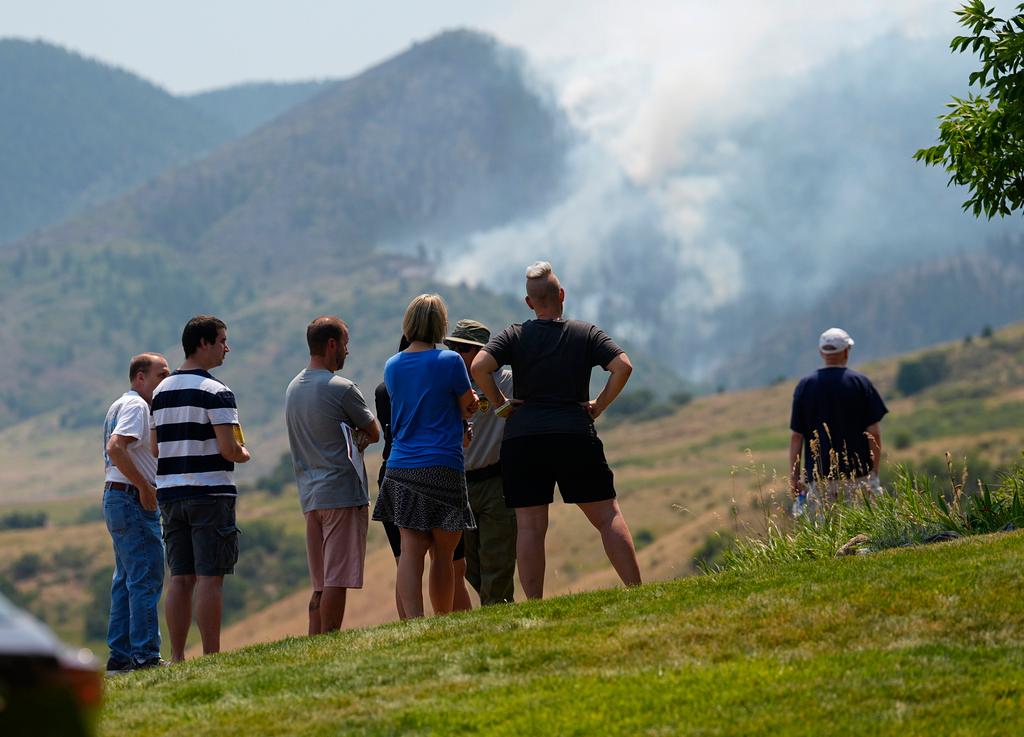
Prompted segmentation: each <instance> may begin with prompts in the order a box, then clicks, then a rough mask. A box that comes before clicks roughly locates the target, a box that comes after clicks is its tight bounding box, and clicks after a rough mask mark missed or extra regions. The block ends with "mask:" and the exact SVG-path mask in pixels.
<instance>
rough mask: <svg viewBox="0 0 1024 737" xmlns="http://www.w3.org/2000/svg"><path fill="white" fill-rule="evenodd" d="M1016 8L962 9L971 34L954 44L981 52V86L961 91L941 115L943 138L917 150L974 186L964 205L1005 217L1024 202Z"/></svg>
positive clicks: (1023, 42)
mask: <svg viewBox="0 0 1024 737" xmlns="http://www.w3.org/2000/svg"><path fill="white" fill-rule="evenodd" d="M1016 10H1017V14H1016V15H1014V16H1012V17H1010V18H1006V19H1004V18H998V17H996V16H995V15H994V13H995V8H986V7H985V4H984V2H983V1H982V0H972V1H971V2H968V3H966V4H964V5H963V6H962V7H961V9H960V10H958V11H956V15H957V16H958V17H959V19H960V21H959V22H960V25H962V26H964V28H966V29H967V35H963V36H957V37H955V38H954V39H953V40H952V41H951V42H950V48H951V49H952V50H953V51H954V52H956V53H963V52H965V51H967V50H968V49H969V50H970V51H971V52H972V53H974V54H977V55H978V56H979V58H980V60H981V68H980V69H979V70H978V71H976V72H972V73H971V75H970V77H969V78H968V81H969V84H970V86H971V87H972V88H975V89H976V92H971V93H969V94H968V95H967V97H966V98H959V97H954V98H953V101H952V102H950V103H949V104H948V105H947V107H948V108H950V111H949V112H948V113H946V114H945V115H941V116H939V120H940V121H941V122H940V123H939V142H938V143H937V144H936V145H934V146H932V147H930V148H923V149H921V150H919V151H918V152H917V153H916V154H914V158H915V159H916V160H918V161H923V162H924V163H925V164H926V165H928V166H942V167H944V168H945V169H946V171H947V172H949V173H950V177H949V184H957V185H960V186H965V187H967V188H968V190H969V191H970V197H969V198H968V199H967V201H966V202H964V209H965V210H970V211H972V212H973V213H974V215H975V216H976V217H977V216H980V215H981V214H982V213H984V214H985V216H986V217H988V218H989V219H991V218H993V217H995V216H996V215H999V216H1000V217H1003V216H1005V215H1010V214H1012V213H1013V212H1015V211H1017V210H1019V209H1020V208H1021V206H1022V205H1024V3H1021V4H1019V5H1017V8H1016Z"/></svg>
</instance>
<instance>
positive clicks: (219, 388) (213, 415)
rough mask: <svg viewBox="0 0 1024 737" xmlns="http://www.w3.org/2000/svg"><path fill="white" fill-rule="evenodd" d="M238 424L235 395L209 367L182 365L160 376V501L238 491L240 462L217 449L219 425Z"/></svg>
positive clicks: (156, 403)
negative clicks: (237, 465)
mask: <svg viewBox="0 0 1024 737" xmlns="http://www.w3.org/2000/svg"><path fill="white" fill-rule="evenodd" d="M237 424H238V407H237V405H236V404H235V395H234V394H232V393H231V390H230V389H228V388H227V387H226V386H225V385H224V384H222V383H221V382H219V381H217V379H215V378H213V377H212V376H211V375H210V374H208V373H207V372H206V371H203V370H202V369H193V370H189V371H181V370H179V371H175V372H174V373H173V374H171V375H170V376H168V377H167V378H166V379H164V380H163V381H162V382H160V386H158V387H157V388H156V391H154V392H153V427H154V428H155V429H156V439H157V447H158V449H159V458H158V461H157V469H156V488H157V498H158V499H159V501H161V502H172V501H176V500H178V499H185V498H187V497H194V496H200V495H206V496H210V495H217V496H234V495H235V494H236V493H237V492H236V489H235V482H234V478H233V477H232V471H234V469H235V464H234V463H232V462H231V461H228V460H225V458H224V456H222V455H221V454H220V451H219V450H218V449H217V436H216V434H215V432H214V429H213V426H214V425H237Z"/></svg>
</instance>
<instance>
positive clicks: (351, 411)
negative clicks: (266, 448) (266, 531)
mask: <svg viewBox="0 0 1024 737" xmlns="http://www.w3.org/2000/svg"><path fill="white" fill-rule="evenodd" d="M284 416H285V422H286V423H287V425H288V444H289V445H290V446H291V451H292V464H293V466H294V467H295V481H296V483H297V485H298V487H299V502H300V504H301V505H302V511H303V513H305V512H311V511H313V510H315V509H337V508H340V507H361V506H364V505H366V504H369V503H370V497H369V492H368V490H367V489H366V488H365V487H364V486H363V483H362V481H361V480H360V472H361V475H362V477H363V478H366V469H365V467H363V468H360V469H359V471H358V472H357V470H356V466H355V465H353V461H352V460H350V459H349V448H348V444H347V443H346V442H345V435H344V433H343V432H342V429H341V423H342V422H346V423H348V424H349V425H350V426H351V427H352V430H353V431H355V430H357V429H359V428H361V427H366V426H367V425H369V424H370V423H371V422H373V413H372V412H370V409H369V408H368V407H367V406H366V400H364V399H363V395H362V393H361V392H360V391H359V387H357V386H356V385H355V384H353V383H352V382H351V381H349V380H348V379H345V378H343V377H341V376H335V375H334V374H332V373H331V372H330V371H327V370H325V369H317V370H310V369H303V370H302V371H300V372H299V374H298V376H296V377H295V378H294V379H292V381H291V383H290V384H289V385H288V389H287V390H286V391H285V393H284ZM352 457H353V458H354V459H356V462H358V463H359V464H360V466H361V465H362V458H361V456H359V455H358V454H357V453H356V452H355V449H354V448H353V453H352Z"/></svg>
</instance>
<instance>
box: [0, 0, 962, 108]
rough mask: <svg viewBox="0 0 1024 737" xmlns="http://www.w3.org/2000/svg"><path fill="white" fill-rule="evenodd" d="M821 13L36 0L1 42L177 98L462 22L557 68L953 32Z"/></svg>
mask: <svg viewBox="0 0 1024 737" xmlns="http://www.w3.org/2000/svg"><path fill="white" fill-rule="evenodd" d="M829 5H830V4H827V3H819V2H800V1H799V0H745V1H737V0H733V1H732V2H729V1H727V0H726V1H723V2H715V3H708V2H706V1H705V0H700V1H699V2H698V1H697V0H643V1H639V2H636V3H626V2H620V1H619V0H591V1H589V2H587V1H581V0H561V1H560V2H551V1H550V0H546V1H543V2H541V1H538V0H520V1H519V2H515V3H508V2H489V1H488V0H476V1H473V0H431V1H430V2H422V1H420V2H412V1H410V0H405V1H401V0H376V1H375V2H372V3H369V2H339V1H333V2H332V1H330V0H290V2H287V3H285V2H279V1H278V2H268V1H266V0H176V2H160V3H158V2H146V1H140V0H88V1H87V2H86V1H83V0H32V2H17V3H15V2H6V3H4V7H3V10H2V11H0V35H2V36H18V37H27V38H43V39H46V40H49V41H53V42H55V43H59V44H61V45H65V46H68V47H71V48H73V49H75V50H77V51H80V52H82V53H84V54H86V55H87V56H92V57H96V58H99V59H101V60H103V61H106V62H110V63H113V64H116V65H118V66H123V67H126V68H128V69H130V70H132V71H134V72H136V73H138V74H141V75H142V76H144V77H146V78H148V79H150V80H152V81H154V82H157V83H158V84H161V85H163V86H165V87H167V88H169V89H170V90H172V91H174V92H192V91H197V90H202V89H209V88H211V87H218V86H223V85H227V84H233V83H236V82H241V81H246V80H261V79H303V78H311V77H339V76H347V75H351V74H353V73H355V72H357V71H359V70H360V69H362V68H365V67H367V66H369V65H372V64H373V63H375V62H376V61H379V60H381V59H383V58H386V57H388V56H390V55H392V54H394V53H396V52H399V51H401V50H402V49H404V48H406V47H407V46H408V45H409V44H410V43H411V42H413V41H415V40H419V39H423V38H427V37H429V36H431V35H433V34H435V33H437V32H438V31H440V30H443V29H445V28H452V27H460V26H468V27H473V28H479V29H481V30H485V31H489V32H491V33H493V34H495V35H497V36H498V37H499V38H501V39H502V40H504V41H506V42H508V43H511V44H514V45H517V46H521V47H524V48H526V49H527V50H528V51H529V52H531V54H533V55H534V56H535V57H536V58H538V59H540V60H548V61H556V62H558V61H563V60H564V59H574V58H575V59H578V58H580V57H589V58H590V59H592V60H593V59H598V58H600V59H604V60H606V62H607V63H611V64H616V63H620V62H622V63H625V62H629V63H633V64H640V65H645V66H646V65H650V66H652V67H657V68H666V67H671V66H680V65H686V64H687V61H686V60H687V58H690V59H691V60H692V59H696V58H699V57H700V56H702V55H708V54H712V55H713V54H716V53H720V54H724V55H737V56H738V58H742V59H748V58H749V52H750V51H752V50H754V51H756V50H757V49H758V47H761V46H764V47H765V51H766V52H768V51H769V50H770V49H771V48H772V47H774V49H776V50H778V49H779V48H787V49H788V51H787V55H788V56H790V57H795V56H798V55H799V53H798V52H801V51H805V52H806V53H808V54H812V55H813V54H814V53H817V50H819V49H820V48H821V47H822V46H823V45H824V46H834V45H842V44H845V43H852V44H856V43H862V42H864V41H865V40H867V38H869V37H870V36H872V35H877V34H878V33H880V32H883V31H885V30H887V29H891V28H898V29H903V30H909V31H910V32H927V33H932V32H939V31H941V30H950V29H952V28H953V23H952V14H951V10H952V9H953V7H955V5H956V3H955V2H953V1H951V0H888V1H882V0H857V2H854V3H842V4H841V3H835V4H834V5H835V6H837V7H831V8H830V7H828V6H829ZM844 6H846V7H844ZM823 41H824V42H825V43H824V44H823V43H822V42H823ZM759 61H763V59H762V60H759ZM769 61H771V60H769ZM797 63H798V62H797ZM653 73H654V74H655V75H657V74H659V72H658V71H657V69H655V71H654V72H653Z"/></svg>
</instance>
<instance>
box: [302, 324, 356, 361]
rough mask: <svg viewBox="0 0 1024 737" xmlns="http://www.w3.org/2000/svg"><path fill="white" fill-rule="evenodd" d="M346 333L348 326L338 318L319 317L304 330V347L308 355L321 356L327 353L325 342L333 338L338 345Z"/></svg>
mask: <svg viewBox="0 0 1024 737" xmlns="http://www.w3.org/2000/svg"><path fill="white" fill-rule="evenodd" d="M347 332H348V325H346V324H345V322H344V321H343V320H342V319H341V318H340V317H334V316H333V315H321V316H320V317H317V318H314V319H313V322H311V323H309V327H307V328H306V345H308V346H309V355H311V356H322V355H324V353H325V352H326V351H327V341H329V340H330V339H331V338H334V339H335V340H336V341H338V342H339V343H340V342H341V341H342V338H344V336H345V333H347Z"/></svg>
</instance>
